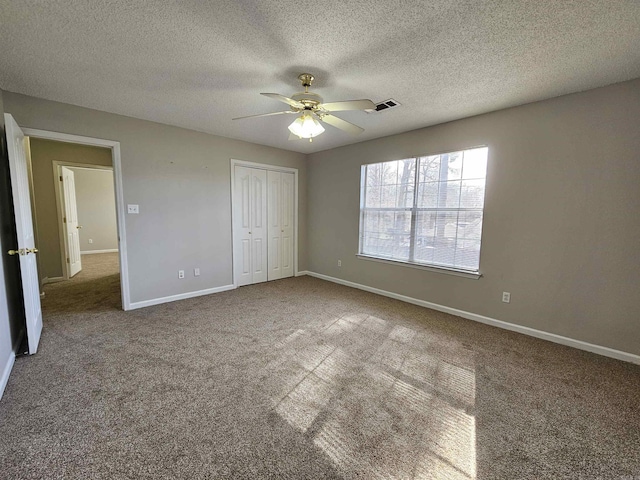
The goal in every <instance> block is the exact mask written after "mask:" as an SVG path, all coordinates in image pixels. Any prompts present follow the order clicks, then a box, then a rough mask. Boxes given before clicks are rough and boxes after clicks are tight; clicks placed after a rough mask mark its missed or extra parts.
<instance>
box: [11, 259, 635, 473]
mask: <svg viewBox="0 0 640 480" xmlns="http://www.w3.org/2000/svg"><path fill="white" fill-rule="evenodd" d="M85 258H86V261H85V271H83V272H82V273H81V274H79V275H78V277H77V278H75V279H73V280H72V281H69V282H64V283H60V284H55V285H50V286H48V287H47V288H46V292H47V295H46V298H45V299H44V302H43V306H44V311H45V327H44V332H43V335H42V342H41V347H40V351H39V352H38V354H37V355H36V356H33V357H24V358H20V359H18V360H17V362H16V365H15V369H14V372H13V374H12V376H11V378H10V381H9V385H8V387H7V390H6V393H5V397H4V398H3V399H2V401H0V477H1V478H7V479H9V478H11V479H23V478H24V479H27V478H43V479H44V478H46V479H51V478H87V479H89V478H91V479H93V478H96V479H115V478H136V479H137V478H185V479H186V478H189V479H196V478H271V479H280V478H289V479H319V478H362V479H378V478H379V479H383V478H407V479H443V480H449V479H464V480H466V479H483V480H484V479H521V478H526V479H543V478H549V479H551V478H554V479H555V478H573V479H619V480H621V479H626V480H631V479H633V480H635V479H640V400H639V399H640V368H639V367H637V366H634V365H630V364H625V363H622V362H618V361H615V360H611V359H607V358H604V357H599V356H596V355H593V354H589V353H585V352H582V351H578V350H573V349H570V348H567V347H562V346H559V345H554V344H551V343H547V342H544V341H540V340H536V339H532V338H528V337H525V336H522V335H518V334H514V333H511V332H506V331H502V330H498V329H495V328H491V327H488V326H485V325H481V324H477V323H474V322H470V321H467V320H462V319H460V318H456V317H453V316H450V315H446V314H442V313H438V312H434V311H431V310H427V309H424V308H420V307H416V306H413V305H409V304H405V303H402V302H399V301H395V300H391V299H388V298H384V297H380V296H376V295H373V294H369V293H365V292H362V291H358V290H354V289H351V288H347V287H343V286H338V285H334V284H331V283H328V282H324V281H321V280H318V279H314V278H310V277H300V278H291V279H285V280H280V281H275V282H269V283H265V284H260V285H254V286H249V287H243V288H240V289H238V290H234V291H230V292H225V293H220V294H216V295H210V296H206V297H199V298H194V299H190V300H184V301H180V302H175V303H171V304H165V305H159V306H155V307H150V308H146V309H141V310H136V311H132V312H126V313H125V312H122V311H119V309H118V308H119V305H120V299H119V282H118V275H117V265H116V264H114V261H113V259H114V258H115V257H114V256H113V255H111V256H109V255H95V256H92V257H91V258H88V257H85ZM83 260H84V259H83Z"/></svg>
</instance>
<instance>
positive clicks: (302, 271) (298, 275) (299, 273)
mask: <svg viewBox="0 0 640 480" xmlns="http://www.w3.org/2000/svg"><path fill="white" fill-rule="evenodd" d="M303 275H309V271H308V270H300V271H299V272H298V273H296V277H302V276H303Z"/></svg>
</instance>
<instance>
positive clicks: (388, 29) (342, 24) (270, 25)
mask: <svg viewBox="0 0 640 480" xmlns="http://www.w3.org/2000/svg"><path fill="white" fill-rule="evenodd" d="M0 48H1V54H0V55H1V56H0V88H2V89H3V90H8V91H11V92H18V93H24V94H27V95H33V96H36V97H41V98H46V99H50V100H56V101H60V102H66V103H71V104H75V105H81V106H85V107H89V108H95V109H98V110H104V111H107V112H113V113H118V114H122V115H128V116H131V117H136V118H142V119H146V120H153V121H156V122H161V123H166V124H171V125H177V126H181V127H185V128H190V129H194V130H199V131H203V132H209V133H213V134H217V135H223V136H226V137H232V138H238V139H242V140H247V141H250V142H255V143H259V144H263V145H271V146H275V147H280V148H284V149H288V150H295V151H299V152H305V153H308V152H313V151H319V150H325V149H328V148H333V147H336V146H340V145H346V144H349V143H355V142H359V141H362V140H367V139H371V138H377V137H381V136H386V135H390V134H394V133H399V132H404V131H408V130H413V129H416V128H420V127H425V126H428V125H434V124H437V123H442V122H446V121H450V120H455V119H458V118H463V117H468V116H471V115H476V114H479V113H484V112H489V111H493V110H497V109H501V108H505V107H509V106H514V105H520V104H523V103H528V102H532V101H536V100H541V99H545V98H550V97H554V96H558V95H562V94H566V93H571V92H575V91H580V90H586V89H589V88H594V87H598V86H603V85H607V84H611V83H615V82H619V81H623V80H628V79H631V78H636V77H640V1H638V0H626V1H625V0H576V1H569V0H535V1H533V0H495V1H490V0H485V1H480V0H468V1H451V0H433V1H417V0H414V1H410V0H409V1H407V0H404V1H401V0H395V1H394V0H350V1H346V2H345V1H337V0H325V1H314V2H307V1H304V0H298V1H292V0H262V1H257V0H256V1H239V0H235V1H232V0H226V1H215V2H211V1H204V0H202V1H196V0H180V1H171V0H163V1H162V2H156V1H135V0H134V1H131V0H112V1H108V0H102V1H98V0H94V1H79V0H42V1H25V0H20V1H18V0H0ZM307 71H308V72H311V73H314V74H315V75H316V78H317V80H316V82H315V84H314V87H315V88H314V89H313V90H314V91H316V92H317V93H319V94H320V95H322V96H323V97H324V99H325V101H339V100H347V99H352V98H370V99H372V100H373V101H374V102H378V101H381V100H386V99H388V98H394V99H395V100H397V101H399V102H400V103H402V106H401V107H399V108H396V109H393V110H390V111H387V112H384V113H379V114H366V113H364V112H344V113H340V114H338V115H339V116H341V117H342V118H344V119H345V120H348V121H351V122H354V123H356V124H358V125H360V126H362V127H364V128H365V132H364V133H363V134H362V135H360V136H358V137H352V136H350V135H348V134H346V133H343V132H342V131H339V130H336V129H335V128H332V127H330V126H327V131H326V132H325V133H324V134H323V135H321V136H320V137H318V138H316V139H314V141H313V143H311V144H310V143H309V142H308V141H304V140H296V141H289V140H288V131H287V129H286V127H287V125H288V124H289V123H291V121H292V117H293V116H289V115H282V116H276V117H267V118H258V119H248V120H242V121H231V118H233V117H238V116H243V115H251V114H257V113H265V112H275V111H279V110H284V109H286V105H284V104H280V103H278V102H276V101H275V100H273V99H270V98H266V97H262V96H260V95H259V93H260V92H278V93H282V94H284V95H291V94H293V93H294V92H297V91H299V90H300V88H299V87H300V85H299V83H298V81H297V79H296V76H297V75H298V74H299V73H301V72H307ZM281 107H285V108H281Z"/></svg>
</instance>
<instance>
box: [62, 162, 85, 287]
mask: <svg viewBox="0 0 640 480" xmlns="http://www.w3.org/2000/svg"><path fill="white" fill-rule="evenodd" d="M60 181H61V182H62V203H63V206H62V207H63V208H62V211H63V212H64V218H63V219H62V225H63V228H64V238H65V247H66V253H67V263H68V264H69V277H73V276H74V275H75V274H76V273H78V272H79V271H80V270H82V260H81V257H80V232H78V230H79V229H81V228H82V225H78V204H77V202H76V180H75V174H74V173H73V170H71V169H70V168H67V167H60Z"/></svg>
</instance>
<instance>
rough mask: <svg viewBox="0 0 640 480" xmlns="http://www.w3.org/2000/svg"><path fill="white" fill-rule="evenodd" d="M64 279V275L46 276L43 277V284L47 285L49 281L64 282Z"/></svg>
mask: <svg viewBox="0 0 640 480" xmlns="http://www.w3.org/2000/svg"><path fill="white" fill-rule="evenodd" d="M64 280H66V279H65V278H64V277H44V278H43V279H42V284H43V285H46V284H48V283H58V282H63V281H64Z"/></svg>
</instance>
